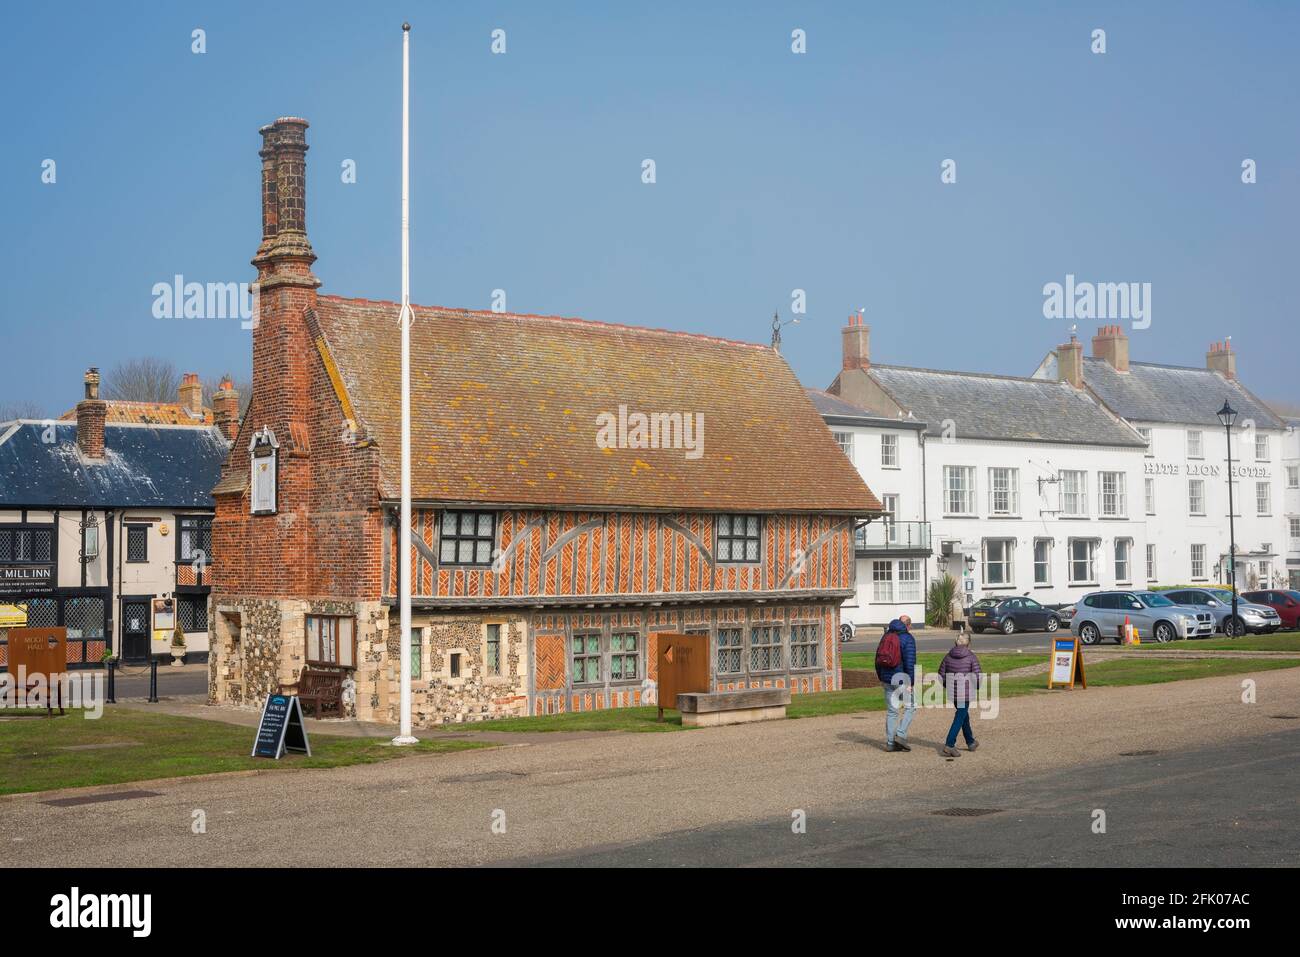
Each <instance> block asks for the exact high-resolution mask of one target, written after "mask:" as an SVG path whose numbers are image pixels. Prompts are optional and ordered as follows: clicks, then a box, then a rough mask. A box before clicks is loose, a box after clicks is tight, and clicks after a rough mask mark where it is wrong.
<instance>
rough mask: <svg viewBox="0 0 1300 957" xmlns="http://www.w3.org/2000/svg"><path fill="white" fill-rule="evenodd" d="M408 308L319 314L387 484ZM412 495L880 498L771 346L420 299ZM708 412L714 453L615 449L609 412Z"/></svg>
mask: <svg viewBox="0 0 1300 957" xmlns="http://www.w3.org/2000/svg"><path fill="white" fill-rule="evenodd" d="M397 312H398V307H397V305H396V304H394V303H382V302H372V301H370V300H355V299H340V298H337V297H333V296H322V297H320V298H319V301H318V306H317V308H316V319H317V322H318V323H319V326H320V329H321V332H322V334H323V337H324V339H325V341H326V345H327V347H328V350H329V353H330V355H331V356H332V358H333V359H334V362H335V363H336V365H337V366H338V369H339V373H340V376H341V378H342V381H343V384H344V387H345V389H346V390H347V395H348V397H349V398H350V400H351V402H352V404H353V406H354V407H355V409H356V414H357V416H358V418H359V419H360V420H361V421H360V425H361V427H362V429H363V430H364V431H365V433H367V434H368V435H370V436H372V437H373V438H374V439H375V440H376V441H377V442H378V445H379V452H380V469H381V482H382V485H383V488H382V489H381V494H382V495H383V496H384V497H385V498H389V499H391V498H395V497H396V496H397V494H398V480H399V475H400V471H399V470H400V454H401V447H400V444H399V442H400V427H401V406H400V401H401V397H400V391H399V389H400V370H401V366H400V362H401V359H400V348H401V344H400V337H399V334H398V329H397V323H396V319H397ZM411 357H412V360H411V386H412V415H411V422H412V425H411V448H412V466H413V467H412V495H413V497H414V498H415V499H417V500H422V501H435V502H436V501H448V502H484V503H500V504H506V503H509V504H521V505H540V506H560V507H590V508H664V509H683V510H711V511H721V510H733V509H734V510H737V511H742V510H743V511H790V512H845V513H856V514H866V513H869V512H874V511H876V510H878V509H879V508H880V504H879V502H878V501H877V500H876V498H875V496H874V495H872V494H871V492H870V490H869V489H868V488H867V487H866V485H865V484H864V483H863V482H862V479H861V477H860V476H859V475H858V473H857V471H856V470H855V469H854V468H853V466H852V465H851V464H850V463H849V462H848V460H847V459H845V457H844V455H843V454H842V453H841V452H840V449H839V447H838V446H837V445H836V444H835V440H834V439H833V438H832V437H831V434H830V432H829V431H828V430H827V429H826V426H825V424H824V423H823V422H822V419H821V417H820V416H819V415H818V414H817V410H816V409H814V408H813V405H812V403H811V402H809V401H808V397H807V396H806V395H805V394H804V391H803V388H802V387H801V386H800V385H799V382H798V380H797V379H796V378H795V376H794V373H793V372H791V371H790V367H789V366H787V365H786V363H785V360H784V359H782V358H781V356H780V355H779V354H778V353H777V352H775V351H774V350H772V349H770V348H768V347H766V346H757V345H751V344H748V343H741V342H732V341H728V340H724V339H715V338H711V337H708V336H699V335H689V334H685V333H678V332H670V331H665V330H659V329H644V328H638V327H633V326H622V325H612V324H606V323H600V322H588V321H584V320H581V319H566V318H558V317H548V316H527V315H514V314H505V313H491V312H468V311H464V310H452V309H441V308H423V307H417V308H416V310H415V322H414V324H413V325H412V328H411ZM620 405H622V406H626V407H627V411H628V413H629V414H631V413H633V412H641V413H683V414H687V413H691V414H693V413H700V414H702V415H703V419H704V446H703V450H704V454H703V457H701V458H698V459H693V460H692V459H687V458H686V457H685V454H684V452H683V451H682V450H681V449H618V448H615V449H602V448H600V447H598V445H597V441H596V436H597V416H599V415H601V414H602V413H613V414H614V415H617V414H618V412H619V406H620Z"/></svg>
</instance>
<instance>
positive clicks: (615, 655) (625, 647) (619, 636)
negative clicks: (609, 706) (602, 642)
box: [609, 632, 641, 681]
mask: <svg viewBox="0 0 1300 957" xmlns="http://www.w3.org/2000/svg"><path fill="white" fill-rule="evenodd" d="M640 676H641V636H640V635H638V634H636V633H635V632H616V633H614V634H612V635H610V636H609V680H610V681H636V680H637V679H638V678H640Z"/></svg>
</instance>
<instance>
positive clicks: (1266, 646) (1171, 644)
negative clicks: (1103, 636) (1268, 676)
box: [1085, 631, 1300, 651]
mask: <svg viewBox="0 0 1300 957" xmlns="http://www.w3.org/2000/svg"><path fill="white" fill-rule="evenodd" d="M1085 647H1086V646H1085ZM1129 647H1130V648H1134V650H1137V651H1145V650H1147V649H1150V648H1157V649H1161V650H1164V651H1300V632H1296V631H1284V632H1279V633H1277V634H1272V635H1244V636H1243V637H1241V638H1224V637H1218V638H1195V639H1192V640H1191V641H1167V642H1165V643H1164V644H1163V645H1162V644H1159V643H1158V642H1154V641H1146V640H1143V642H1142V644H1140V645H1137V646H1133V645H1130V646H1129Z"/></svg>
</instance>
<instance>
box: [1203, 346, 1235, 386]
mask: <svg viewBox="0 0 1300 957" xmlns="http://www.w3.org/2000/svg"><path fill="white" fill-rule="evenodd" d="M1205 368H1207V369H1209V370H1210V371H1211V372H1218V373H1220V374H1221V375H1222V376H1223V377H1224V378H1225V379H1235V378H1237V354H1236V353H1235V352H1233V351H1232V343H1231V342H1229V341H1228V340H1227V339H1224V340H1223V341H1222V342H1212V343H1210V351H1209V352H1207V353H1206V354H1205Z"/></svg>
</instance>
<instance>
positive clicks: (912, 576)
mask: <svg viewBox="0 0 1300 957" xmlns="http://www.w3.org/2000/svg"><path fill="white" fill-rule="evenodd" d="M923 597H924V595H923V594H922V590H921V561H920V559H917V558H905V559H903V560H902V561H900V562H899V563H898V600H899V601H911V602H916V601H921V600H922V598H923Z"/></svg>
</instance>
